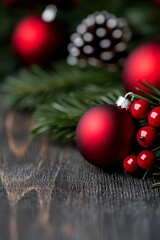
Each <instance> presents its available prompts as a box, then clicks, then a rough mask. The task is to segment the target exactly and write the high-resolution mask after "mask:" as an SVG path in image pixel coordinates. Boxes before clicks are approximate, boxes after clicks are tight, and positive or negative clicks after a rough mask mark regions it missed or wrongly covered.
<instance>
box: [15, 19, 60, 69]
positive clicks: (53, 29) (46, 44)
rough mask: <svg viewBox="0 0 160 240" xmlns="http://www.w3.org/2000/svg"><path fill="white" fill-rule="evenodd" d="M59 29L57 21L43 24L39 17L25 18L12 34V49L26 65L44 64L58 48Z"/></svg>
mask: <svg viewBox="0 0 160 240" xmlns="http://www.w3.org/2000/svg"><path fill="white" fill-rule="evenodd" d="M61 29H62V28H61V26H60V24H59V22H57V21H53V22H45V21H43V20H42V19H41V17H39V16H31V17H27V18H25V19H23V20H22V21H21V22H20V23H19V24H18V26H17V27H16V29H15V31H14V33H13V38H12V44H13V48H14V50H15V52H16V53H17V55H18V56H19V57H20V59H21V60H22V61H23V62H24V63H26V64H32V63H40V62H44V61H45V60H46V59H48V58H49V57H50V56H51V55H52V54H54V52H55V51H56V50H57V48H58V47H60V45H61V43H62V34H61Z"/></svg>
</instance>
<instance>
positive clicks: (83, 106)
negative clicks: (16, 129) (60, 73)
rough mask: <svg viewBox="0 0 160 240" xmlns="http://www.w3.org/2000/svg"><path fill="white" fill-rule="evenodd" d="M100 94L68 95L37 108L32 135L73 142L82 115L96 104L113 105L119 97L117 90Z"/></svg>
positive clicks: (90, 91)
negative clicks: (48, 136) (44, 135)
mask: <svg viewBox="0 0 160 240" xmlns="http://www.w3.org/2000/svg"><path fill="white" fill-rule="evenodd" d="M93 93H95V94H93ZM101 93H102V90H101V91H100V92H99V94H98V92H95V91H94V90H89V91H88V93H87V92H85V93H81V94H79V95H78V94H75V93H70V94H69V95H67V96H66V95H62V96H61V97H60V98H59V100H58V101H57V102H53V103H52V104H50V105H44V106H39V107H38V108H37V109H36V111H35V114H34V118H35V120H36V122H37V123H36V124H35V126H34V127H33V128H32V134H33V135H34V136H38V135H41V134H47V135H50V136H51V137H53V138H54V139H59V138H60V139H61V140H62V139H63V140H64V141H72V140H75V130H76V126H77V123H78V121H79V119H80V117H81V116H82V115H83V113H84V112H85V111H87V110H88V109H89V108H90V107H93V106H95V105H98V104H114V103H115V101H116V99H117V97H118V96H119V95H120V91H119V90H115V91H114V93H108V94H105V95H101Z"/></svg>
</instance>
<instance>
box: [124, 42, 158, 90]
mask: <svg viewBox="0 0 160 240" xmlns="http://www.w3.org/2000/svg"><path fill="white" fill-rule="evenodd" d="M138 80H139V81H144V80H147V81H148V82H150V83H151V84H152V85H154V86H155V87H156V88H158V89H160V42H153V43H146V44H143V45H141V46H140V47H138V48H136V49H135V50H134V51H133V52H132V53H131V54H130V56H129V57H128V59H127V60H126V63H125V66H124V70H123V83H124V86H125V88H126V90H127V91H132V92H137V91H136V89H135V88H136V87H138V88H141V89H143V90H145V91H146V92H148V91H149V90H148V89H147V88H145V87H144V86H142V85H141V84H140V83H139V82H138Z"/></svg>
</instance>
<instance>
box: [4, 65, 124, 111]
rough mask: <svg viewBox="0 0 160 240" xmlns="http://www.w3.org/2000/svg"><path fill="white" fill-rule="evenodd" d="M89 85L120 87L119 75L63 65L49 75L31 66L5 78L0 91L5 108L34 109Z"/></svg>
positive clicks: (103, 70)
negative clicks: (3, 95)
mask: <svg viewBox="0 0 160 240" xmlns="http://www.w3.org/2000/svg"><path fill="white" fill-rule="evenodd" d="M90 85H93V86H99V85H103V86H104V87H106V89H107V86H108V87H114V86H117V85H120V74H119V72H118V71H117V72H113V71H107V70H106V69H100V68H96V67H90V66H87V67H85V68H80V67H71V66H69V65H67V64H66V63H59V64H57V65H56V66H55V67H54V69H52V70H51V71H50V72H48V71H45V70H43V69H42V68H40V67H38V66H34V67H33V68H32V69H31V70H26V69H23V70H21V71H20V72H19V73H18V74H17V76H10V77H8V78H7V79H6V81H5V83H4V85H3V86H2V91H3V93H5V103H6V104H7V106H9V107H16V108H29V109H34V108H35V107H36V106H37V105H40V104H44V103H50V102H52V101H53V100H55V99H56V98H57V96H58V95H59V94H61V93H68V92H70V91H74V92H79V91H81V92H82V91H84V89H85V88H88V87H89V86H90Z"/></svg>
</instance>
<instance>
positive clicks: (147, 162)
mask: <svg viewBox="0 0 160 240" xmlns="http://www.w3.org/2000/svg"><path fill="white" fill-rule="evenodd" d="M155 158H156V155H155V154H154V152H152V151H150V150H143V151H142V152H140V153H139V155H138V157H137V163H138V165H139V166H140V167H141V168H143V169H145V170H147V169H150V168H151V167H153V165H154V163H155Z"/></svg>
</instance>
